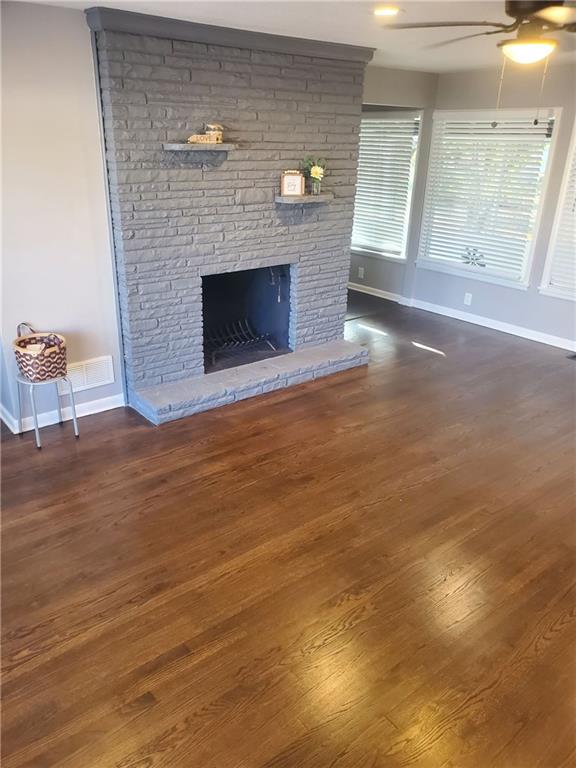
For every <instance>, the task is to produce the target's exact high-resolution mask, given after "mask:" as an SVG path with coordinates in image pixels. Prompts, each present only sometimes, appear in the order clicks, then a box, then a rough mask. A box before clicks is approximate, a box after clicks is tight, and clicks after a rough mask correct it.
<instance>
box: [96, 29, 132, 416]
mask: <svg viewBox="0 0 576 768" xmlns="http://www.w3.org/2000/svg"><path fill="white" fill-rule="evenodd" d="M90 43H91V46H92V62H93V64H94V85H95V86H96V102H97V107H98V128H99V131H98V132H99V134H100V158H101V160H102V169H103V171H104V180H105V183H106V200H105V203H104V204H105V205H106V222H107V225H108V243H109V247H110V254H111V256H112V280H113V281H114V309H115V314H116V336H117V339H118V356H119V358H120V359H119V361H118V363H119V365H120V380H121V382H122V397H123V398H124V403H125V404H127V403H128V384H127V382H126V364H125V358H124V336H123V335H122V319H121V317H120V292H119V288H118V270H117V268H116V246H115V244H114V232H113V228H112V210H111V208H110V176H109V174H108V163H107V162H106V141H105V138H104V113H103V111H102V97H101V92H100V69H99V67H98V46H97V44H96V33H95V32H93V31H91V32H90Z"/></svg>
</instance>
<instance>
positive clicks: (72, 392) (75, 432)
mask: <svg viewBox="0 0 576 768" xmlns="http://www.w3.org/2000/svg"><path fill="white" fill-rule="evenodd" d="M64 381H67V382H68V388H69V390H70V406H71V407H72V423H73V424H74V434H75V435H76V437H80V433H79V432H78V421H77V420H76V403H75V402H74V389H73V388H72V382H71V381H70V379H68V378H64Z"/></svg>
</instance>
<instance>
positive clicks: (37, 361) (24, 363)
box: [13, 331, 66, 381]
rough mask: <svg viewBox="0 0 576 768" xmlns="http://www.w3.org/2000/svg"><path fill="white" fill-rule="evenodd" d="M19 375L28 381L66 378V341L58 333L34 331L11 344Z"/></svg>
mask: <svg viewBox="0 0 576 768" xmlns="http://www.w3.org/2000/svg"><path fill="white" fill-rule="evenodd" d="M13 347H14V354H15V355H16V362H17V363H18V368H19V369H20V373H21V374H22V376H24V378H26V379H28V380H29V381H48V380H49V379H57V378H59V377H61V376H66V339H65V338H64V336H60V334H58V333H50V332H45V331H35V332H34V333H29V334H27V335H26V336H18V338H17V339H14V342H13Z"/></svg>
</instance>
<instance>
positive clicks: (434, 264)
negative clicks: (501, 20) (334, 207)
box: [416, 107, 562, 291]
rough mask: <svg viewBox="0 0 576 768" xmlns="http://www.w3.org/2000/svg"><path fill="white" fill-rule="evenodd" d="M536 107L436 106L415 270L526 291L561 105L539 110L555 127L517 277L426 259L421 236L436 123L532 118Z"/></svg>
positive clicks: (547, 183) (551, 164) (556, 136)
mask: <svg viewBox="0 0 576 768" xmlns="http://www.w3.org/2000/svg"><path fill="white" fill-rule="evenodd" d="M536 111H537V109H536V107H534V108H533V109H529V108H518V109H503V110H498V112H496V111H495V110H488V109H458V110H454V109H437V110H434V113H433V115H432V137H431V140H430V151H429V155H428V168H427V174H426V190H425V192H424V204H423V207H422V219H421V222H420V237H419V242H418V255H417V257H416V267H417V269H427V270H431V271H433V272H444V273H446V274H450V275H454V276H456V277H460V278H464V279H467V280H479V281H481V282H485V283H493V284H494V285H502V286H505V287H507V288H516V289H518V290H524V291H525V290H527V289H528V288H529V286H530V279H531V275H532V269H533V266H534V254H535V250H536V243H537V241H538V238H539V236H540V230H541V224H542V215H543V209H544V207H545V205H546V200H547V196H548V186H549V182H550V169H551V168H552V166H553V164H554V157H555V154H556V146H557V143H558V141H557V139H558V131H559V126H560V120H561V117H562V108H561V107H550V108H548V107H546V108H541V109H540V116H539V119H540V120H550V119H554V130H553V132H552V137H551V140H550V147H549V150H548V159H547V162H546V170H545V171H544V176H543V178H542V187H541V189H540V197H539V200H538V208H537V211H536V216H535V218H534V228H533V231H532V237H531V240H530V244H529V247H528V250H527V253H526V259H525V262H524V267H523V270H522V273H521V274H520V275H519V276H518V277H517V278H512V277H507V276H505V275H496V274H491V273H488V274H487V273H481V272H478V271H475V270H474V269H473V268H469V267H467V266H466V265H458V266H457V265H456V264H450V263H448V262H447V263H443V262H441V261H440V260H436V259H431V258H426V257H425V256H422V255H421V248H422V241H423V235H424V221H425V218H424V216H425V212H426V210H427V206H428V203H429V199H430V195H431V194H432V191H431V187H430V173H429V170H430V159H431V157H432V153H433V150H434V137H435V125H436V123H437V122H440V121H446V120H460V121H464V122H465V121H467V120H469V121H476V120H480V121H492V120H513V119H517V118H519V117H522V118H524V119H532V120H533V119H534V117H535V114H536Z"/></svg>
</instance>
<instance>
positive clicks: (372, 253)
mask: <svg viewBox="0 0 576 768" xmlns="http://www.w3.org/2000/svg"><path fill="white" fill-rule="evenodd" d="M423 117H424V110H422V109H386V110H384V109H383V110H381V111H379V110H370V111H369V112H363V113H362V116H361V118H360V120H361V122H362V121H364V120H386V119H389V120H397V119H398V118H405V119H411V120H416V119H418V120H419V126H418V136H417V141H416V151H415V152H414V157H413V160H412V166H411V169H410V179H409V182H408V195H407V197H408V206H407V211H406V218H405V224H404V232H403V237H402V251H401V253H400V255H399V256H394V255H393V254H392V253H390V252H388V251H379V250H376V249H372V248H363V247H362V246H358V245H354V244H353V243H352V242H351V243H350V250H351V252H352V253H353V254H355V255H357V256H368V257H369V258H372V259H379V260H381V261H390V262H392V263H393V264H406V262H407V261H408V241H409V238H410V225H411V223H412V212H413V209H414V197H415V194H414V193H415V188H416V178H417V175H418V163H419V159H420V144H421V137H422V121H423ZM358 148H360V141H358ZM356 184H358V182H356ZM352 227H354V214H352Z"/></svg>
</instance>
